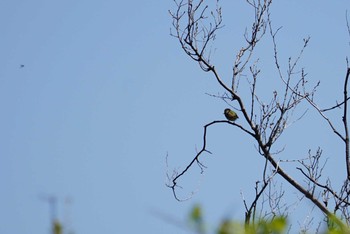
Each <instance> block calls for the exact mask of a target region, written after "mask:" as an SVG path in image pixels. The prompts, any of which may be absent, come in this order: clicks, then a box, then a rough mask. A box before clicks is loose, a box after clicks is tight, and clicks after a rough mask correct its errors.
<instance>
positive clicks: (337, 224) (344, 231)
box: [324, 215, 350, 234]
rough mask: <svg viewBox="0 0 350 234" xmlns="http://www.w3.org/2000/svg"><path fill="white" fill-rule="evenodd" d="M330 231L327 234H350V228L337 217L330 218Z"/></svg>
mask: <svg viewBox="0 0 350 234" xmlns="http://www.w3.org/2000/svg"><path fill="white" fill-rule="evenodd" d="M327 224H328V229H327V230H326V231H325V232H324V233H325V234H350V228H349V227H348V226H347V225H346V224H344V223H343V222H342V221H341V220H340V219H338V218H337V217H336V216H334V215H332V216H328V222H327Z"/></svg>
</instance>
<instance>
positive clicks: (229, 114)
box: [224, 108, 238, 121]
mask: <svg viewBox="0 0 350 234" xmlns="http://www.w3.org/2000/svg"><path fill="white" fill-rule="evenodd" d="M224 115H225V117H226V119H227V120H229V121H235V120H236V119H238V115H237V113H236V112H234V111H233V110H231V109H229V108H226V109H225V111H224Z"/></svg>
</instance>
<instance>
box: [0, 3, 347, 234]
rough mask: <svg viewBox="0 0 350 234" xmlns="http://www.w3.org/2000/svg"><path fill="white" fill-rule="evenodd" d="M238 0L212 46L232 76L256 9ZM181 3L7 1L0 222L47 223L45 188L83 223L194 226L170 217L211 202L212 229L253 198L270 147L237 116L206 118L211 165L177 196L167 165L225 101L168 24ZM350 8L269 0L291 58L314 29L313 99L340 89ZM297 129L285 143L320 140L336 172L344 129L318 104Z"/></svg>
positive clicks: (121, 227)
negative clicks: (335, 131) (333, 126)
mask: <svg viewBox="0 0 350 234" xmlns="http://www.w3.org/2000/svg"><path fill="white" fill-rule="evenodd" d="M234 2H235V3H229V1H222V5H223V7H224V8H223V17H224V24H225V25H226V27H224V28H223V29H222V30H221V31H220V32H219V34H218V39H217V42H216V45H215V46H214V47H215V48H217V51H216V53H215V55H214V57H213V59H214V61H215V63H217V67H218V69H220V70H219V71H220V73H221V74H222V76H223V77H227V78H224V80H226V81H228V80H229V77H230V70H231V65H232V61H233V55H234V53H236V52H237V51H238V50H239V49H240V48H241V46H242V43H243V42H244V41H243V37H242V35H243V33H244V29H245V28H246V27H248V28H249V27H250V21H248V19H249V17H251V16H252V14H251V12H249V11H248V8H247V6H246V4H245V3H244V2H245V1H243V0H242V1H234ZM173 6H174V5H173V4H172V1H170V0H167V1H164V0H163V1H155V0H150V1H138V2H133V1H113V0H103V1H93V0H84V1H83V0H77V1H68V0H62V1H44V0H32V1H21V0H3V1H1V2H0V30H1V37H0V108H1V115H0V142H1V143H0V185H1V187H2V188H1V192H0V207H1V211H0V233H12V234H19V233H21V234H24V233H37V234H47V233H49V229H50V212H49V205H48V203H47V202H45V201H43V200H42V199H40V197H43V196H47V195H54V196H56V197H57V198H58V203H57V206H58V210H57V215H58V218H59V219H60V220H61V221H63V220H64V219H65V218H67V219H68V222H69V228H70V229H71V230H72V231H74V233H75V234H95V233H153V234H158V233H159V234H160V233H189V232H188V231H186V230H183V229H181V228H179V227H177V226H176V225H174V224H175V223H176V222H180V223H183V224H184V225H185V224H186V214H187V212H188V211H189V209H190V207H191V206H192V205H193V204H195V203H201V204H203V205H204V209H205V211H206V213H207V218H208V220H209V221H210V223H211V224H212V226H210V228H211V229H214V228H215V224H216V223H217V221H218V220H220V219H221V218H223V217H233V218H242V217H243V214H244V210H243V205H242V200H241V195H240V192H241V191H242V192H243V193H244V194H245V196H246V198H247V199H250V198H251V195H250V194H252V192H253V186H254V184H255V181H256V180H258V179H259V178H260V176H261V168H262V166H261V163H263V161H262V159H261V158H260V157H259V156H258V155H257V154H256V152H255V150H254V145H253V142H252V140H251V139H249V138H248V137H247V136H245V135H244V134H242V133H240V132H239V131H238V130H237V129H232V128H229V127H228V126H224V125H221V126H217V127H214V128H213V129H211V130H210V134H211V135H210V137H209V139H208V140H209V141H210V143H209V150H211V151H212V152H213V155H211V156H210V157H208V159H206V160H205V163H206V165H207V166H208V169H207V170H206V172H205V174H204V176H202V177H200V176H198V174H194V175H193V177H192V178H189V179H188V180H189V181H194V184H193V186H188V187H186V189H184V196H186V194H187V193H189V192H191V191H192V190H196V191H197V192H196V194H195V196H194V197H193V198H192V199H191V200H189V201H186V202H181V203H179V202H177V201H175V199H174V198H173V196H172V193H171V190H170V189H168V188H167V187H166V186H165V183H166V182H167V181H166V171H167V170H169V171H172V170H173V169H174V168H182V167H183V166H184V165H185V164H186V163H187V162H189V161H190V160H191V158H192V157H193V156H194V154H195V152H196V148H201V139H202V138H201V137H202V126H203V125H204V124H206V123H208V122H210V121H212V120H219V119H223V115H222V113H223V109H224V108H225V107H226V106H225V104H224V103H222V102H221V101H220V100H216V99H214V98H211V97H209V96H207V95H206V94H205V93H212V94H217V93H218V92H221V91H222V90H220V88H219V87H218V85H217V84H216V83H215V81H214V80H213V79H212V77H211V76H210V75H209V74H205V73H203V72H202V71H201V70H200V69H199V68H198V66H197V64H195V63H194V62H192V61H191V60H190V59H189V58H187V57H186V56H185V55H184V54H183V53H182V51H181V50H180V47H179V45H178V44H177V42H176V40H175V39H174V38H172V37H170V36H169V29H170V26H171V19H170V17H169V15H168V12H167V10H168V9H170V8H172V7H173ZM349 8H350V5H349V2H348V1H347V0H339V1H332V2H330V1H317V2H316V1H307V2H305V1H279V2H276V3H274V5H273V8H272V18H273V22H274V25H275V27H276V28H277V27H279V26H283V29H282V30H281V32H280V34H279V37H278V40H279V43H280V46H281V56H284V57H282V59H283V60H284V61H287V59H288V57H289V56H296V55H297V50H298V49H299V48H300V47H301V45H302V39H303V38H304V37H307V36H311V41H310V46H309V47H308V49H307V50H306V52H305V56H304V57H303V59H302V61H301V62H302V66H303V67H305V68H306V69H307V71H308V73H309V78H310V80H311V82H317V80H321V88H320V92H319V96H318V101H320V102H321V103H324V104H325V106H327V105H332V104H334V103H335V101H336V100H337V99H338V100H339V98H340V97H341V93H340V91H339V88H341V86H342V81H343V78H344V74H345V56H349V55H350V53H349V48H350V47H349V41H350V38H349V36H348V34H347V31H346V24H345V10H346V9H349ZM260 53H262V54H261V56H262V57H264V58H265V57H269V56H270V55H272V51H270V50H268V49H264V48H261V49H260ZM269 53H270V54H269ZM21 64H23V65H24V67H23V68H20V65H21ZM262 64H264V62H263V61H262ZM284 68H286V67H284ZM263 69H264V72H266V73H265V74H267V75H271V74H275V73H273V72H274V70H273V67H271V66H266V67H263ZM263 85H264V84H262V90H263V89H264V86H263ZM267 88H271V87H267ZM334 118H335V119H334V120H335V121H338V122H337V123H339V120H340V119H339V118H338V119H336V118H337V116H336V115H334ZM305 126H307V127H308V128H307V129H308V130H305V128H306V127H305ZM320 126H322V127H320ZM290 129H291V130H290V131H289V129H288V132H287V133H286V135H285V137H282V138H281V143H280V145H282V146H284V145H286V146H287V147H286V151H285V153H284V154H283V155H281V157H284V158H292V159H296V158H302V157H303V156H305V155H306V152H307V150H308V149H309V148H311V149H316V148H317V146H322V147H323V148H324V154H325V157H328V158H330V159H329V166H330V169H327V172H334V171H341V170H343V169H344V168H342V167H343V164H337V162H339V160H335V159H334V158H335V157H336V156H338V155H339V154H340V155H341V153H342V152H343V151H342V148H339V147H341V144H340V143H339V140H338V139H337V138H335V137H334V136H333V135H332V133H331V131H329V129H328V128H327V127H326V126H324V122H322V121H321V120H320V119H319V118H318V117H317V115H314V114H313V112H312V110H311V111H309V112H308V115H307V117H306V118H305V119H303V120H302V121H299V122H297V123H296V124H295V125H293V126H292V127H291V128H290ZM289 145H290V147H288V146H289ZM231 152H232V153H231ZM167 153H169V161H168V163H169V168H167V167H166V162H165V156H166V154H167ZM291 169H293V167H291ZM335 169H337V170H335ZM332 175H334V176H337V175H338V174H337V173H333V174H332ZM338 176H339V178H342V176H343V174H339V175H338ZM296 178H297V179H300V180H301V177H300V176H296ZM340 182H341V181H340ZM198 184H199V185H198ZM286 189H287V191H288V192H289V193H290V194H292V195H293V196H294V198H295V190H293V189H290V188H289V187H288V186H287V185H286ZM67 197H69V198H70V199H71V203H70V205H69V207H68V211H67V215H65V210H64V207H65V206H64V199H65V198H67ZM303 204H305V206H306V207H307V208H310V209H311V208H312V206H311V205H310V204H309V203H307V202H305V203H303ZM308 210H309V209H308ZM160 213H161V215H160ZM300 214H301V215H300V216H301V217H302V216H306V215H307V212H304V213H303V211H300ZM166 217H172V221H166V220H165V219H166ZM301 220H303V219H301ZM301 222H302V221H301ZM67 225H68V224H67Z"/></svg>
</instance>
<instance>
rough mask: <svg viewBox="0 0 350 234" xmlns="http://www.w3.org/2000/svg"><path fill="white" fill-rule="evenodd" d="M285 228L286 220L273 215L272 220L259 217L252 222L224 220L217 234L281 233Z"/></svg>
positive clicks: (284, 231)
mask: <svg viewBox="0 0 350 234" xmlns="http://www.w3.org/2000/svg"><path fill="white" fill-rule="evenodd" d="M286 230H287V220H286V219H285V218H284V217H275V218H274V219H272V220H264V219H260V220H259V221H258V222H257V223H254V224H247V225H245V224H241V223H238V222H235V221H229V220H225V221H223V222H222V223H221V225H220V227H219V229H218V232H217V233H218V234H265V233H272V234H283V233H286Z"/></svg>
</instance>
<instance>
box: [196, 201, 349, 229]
mask: <svg viewBox="0 0 350 234" xmlns="http://www.w3.org/2000/svg"><path fill="white" fill-rule="evenodd" d="M327 220H328V222H327V227H326V230H324V231H323V232H321V233H323V234H350V228H349V227H348V226H347V225H346V224H345V223H343V222H342V221H341V220H340V219H339V218H337V217H336V216H329V217H328V219H327ZM189 221H190V225H191V228H192V229H193V230H194V231H195V232H196V233H200V234H204V233H207V232H206V229H205V223H204V217H203V211H202V207H201V206H200V205H198V204H197V205H194V206H193V208H192V209H191V211H190V213H189ZM289 227H290V226H288V222H287V219H286V218H285V217H282V216H280V217H277V216H276V217H274V218H272V219H258V221H256V222H254V223H251V224H244V223H243V222H238V221H234V220H229V219H225V220H223V221H222V222H221V223H220V224H219V227H218V228H217V231H216V233H217V234H284V233H288V229H289Z"/></svg>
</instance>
